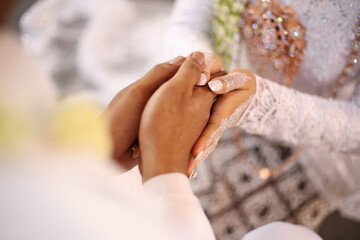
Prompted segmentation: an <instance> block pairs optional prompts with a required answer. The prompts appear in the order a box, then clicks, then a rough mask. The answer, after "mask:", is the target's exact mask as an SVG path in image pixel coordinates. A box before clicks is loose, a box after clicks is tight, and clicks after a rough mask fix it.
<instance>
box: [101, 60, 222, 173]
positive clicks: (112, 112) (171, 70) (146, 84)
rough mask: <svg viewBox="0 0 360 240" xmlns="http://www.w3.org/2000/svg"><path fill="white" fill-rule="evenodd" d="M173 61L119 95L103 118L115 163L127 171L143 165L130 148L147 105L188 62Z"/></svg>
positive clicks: (213, 70) (215, 66)
mask: <svg viewBox="0 0 360 240" xmlns="http://www.w3.org/2000/svg"><path fill="white" fill-rule="evenodd" d="M216 59H217V61H215V62H214V63H213V64H212V65H211V66H210V72H211V73H218V74H221V72H220V69H221V67H222V65H221V61H220V60H219V59H218V58H216ZM174 60H175V61H169V62H165V63H161V64H158V65H156V66H155V67H154V68H153V69H151V70H150V71H149V72H148V73H147V74H146V75H145V76H144V77H143V78H141V79H139V80H138V81H137V82H135V83H134V84H132V85H130V86H128V87H127V88H125V89H123V90H122V91H120V92H119V93H118V94H117V95H116V96H115V97H114V99H113V100H112V101H111V103H110V104H109V105H108V107H107V108H106V110H105V111H104V113H103V114H102V116H101V117H104V118H106V119H107V120H108V122H109V128H110V132H111V136H112V140H113V146H114V147H113V159H114V160H115V161H116V162H117V163H118V164H120V165H121V166H122V168H123V169H124V170H129V169H131V168H133V167H134V166H136V165H137V164H138V162H139V161H141V156H140V158H138V159H133V157H132V150H131V145H132V144H133V143H134V142H135V141H136V140H137V139H138V134H139V127H140V119H141V115H142V113H143V111H144V108H145V105H146V104H147V102H148V101H149V99H150V97H151V96H152V95H153V94H154V93H155V91H156V90H158V89H159V87H160V86H162V85H163V84H164V83H166V82H167V81H169V80H170V79H171V78H173V76H174V75H175V73H177V71H178V70H179V68H180V66H181V65H182V63H183V62H184V60H185V58H184V57H177V58H175V59H174ZM206 65H208V63H207V62H206V61H205V63H204V64H203V65H202V66H201V68H202V72H203V69H204V68H205V67H206ZM216 76H217V75H216ZM205 88H206V89H207V86H205ZM139 148H142V146H139ZM139 148H138V151H139V152H140V150H139ZM141 155H142V154H141Z"/></svg>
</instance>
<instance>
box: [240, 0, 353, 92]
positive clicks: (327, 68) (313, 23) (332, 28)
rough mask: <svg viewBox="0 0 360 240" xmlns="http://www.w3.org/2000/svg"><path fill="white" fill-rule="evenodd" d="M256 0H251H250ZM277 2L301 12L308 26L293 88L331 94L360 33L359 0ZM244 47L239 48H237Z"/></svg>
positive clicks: (305, 24)
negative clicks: (359, 22) (303, 51)
mask: <svg viewBox="0 0 360 240" xmlns="http://www.w3.org/2000/svg"><path fill="white" fill-rule="evenodd" d="M257 1H258V0H252V1H251V3H255V2H257ZM278 2H279V3H281V4H283V5H287V6H291V7H292V8H293V9H294V10H295V11H296V12H297V13H298V17H299V20H300V22H301V23H302V25H303V26H304V27H305V29H306V35H305V39H306V41H307V46H306V49H305V53H304V59H303V62H302V64H301V65H300V68H299V70H298V72H297V75H296V77H295V80H294V82H293V85H292V87H293V88H295V89H298V90H300V91H302V92H306V93H310V94H314V95H319V96H326V97H328V96H329V94H330V93H331V92H332V90H333V88H334V86H335V82H336V78H337V77H338V76H339V74H340V73H341V72H342V71H343V69H344V67H345V65H346V64H347V62H348V61H349V60H348V59H347V58H348V55H349V53H350V52H351V50H352V48H353V47H354V46H353V40H354V39H355V34H358V35H360V28H359V27H358V21H359V20H358V18H359V17H360V1H358V0H350V1H349V0H304V1H296V0H278ZM358 48H360V42H359V44H358ZM243 50H244V49H242V48H239V50H238V51H243ZM250 65H251V64H250ZM357 65H359V64H357ZM359 70H360V69H359V67H358V66H356V67H355V68H354V69H353V73H352V77H354V76H357V77H359V73H360V72H359ZM266 77H268V76H266ZM273 80H274V79H273Z"/></svg>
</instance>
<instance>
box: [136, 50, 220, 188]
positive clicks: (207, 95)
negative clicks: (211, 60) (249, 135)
mask: <svg viewBox="0 0 360 240" xmlns="http://www.w3.org/2000/svg"><path fill="white" fill-rule="evenodd" d="M204 62H205V58H204V55H203V54H202V53H199V52H195V53H193V54H192V55H191V56H190V57H188V58H187V59H186V61H185V62H184V63H183V64H182V66H181V67H180V69H179V71H178V72H177V73H176V75H175V76H174V77H173V78H172V79H171V80H169V81H168V82H166V83H165V84H163V85H162V86H161V87H160V88H159V89H158V90H157V91H156V92H155V93H154V94H153V96H152V97H151V98H150V100H149V101H148V103H147V104H146V107H145V109H144V112H143V114H142V118H141V123H140V133H139V140H140V146H141V149H142V162H141V164H140V168H141V171H142V173H143V180H144V181H146V180H148V179H149V178H151V177H154V176H157V175H160V174H164V173H170V172H178V173H183V174H187V169H188V164H189V158H190V153H191V149H192V147H193V145H194V143H195V141H196V140H197V139H198V138H199V136H200V134H201V132H202V130H203V129H204V127H205V126H206V123H207V121H208V119H209V116H210V110H211V106H212V103H213V99H214V97H215V94H213V93H212V92H211V91H210V90H209V89H208V87H207V86H205V87H195V85H196V83H197V81H198V79H199V77H200V74H201V73H202V70H203V69H202V67H203V64H204Z"/></svg>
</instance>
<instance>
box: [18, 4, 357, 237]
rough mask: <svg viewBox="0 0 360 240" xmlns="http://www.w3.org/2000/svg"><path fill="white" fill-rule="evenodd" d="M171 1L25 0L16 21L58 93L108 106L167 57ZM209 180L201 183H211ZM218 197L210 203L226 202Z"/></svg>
mask: <svg viewBox="0 0 360 240" xmlns="http://www.w3.org/2000/svg"><path fill="white" fill-rule="evenodd" d="M194 1H195V0H194ZM173 4H174V1H173V0H131V1H125V0H87V1H85V0H45V1H44V0H39V1H35V0H21V1H19V4H18V6H17V9H16V11H15V13H14V15H13V16H12V24H13V25H14V26H16V27H17V28H18V29H19V31H20V32H21V34H22V39H23V42H24V44H25V46H26V47H27V48H28V49H29V50H30V51H31V52H32V53H33V54H34V55H35V56H36V57H37V59H38V60H39V62H40V64H41V65H42V66H43V67H44V68H45V70H46V71H47V72H48V73H50V75H51V76H52V77H53V78H54V79H55V81H56V84H57V86H58V88H59V95H60V97H65V96H68V95H72V94H79V93H86V94H87V95H89V96H92V97H94V98H95V99H98V100H99V101H101V102H102V103H103V104H104V105H105V104H107V103H108V102H109V101H110V100H111V98H112V97H113V96H114V95H115V94H116V93H117V92H118V91H119V90H121V89H122V88H124V87H126V86H127V85H129V84H131V83H132V82H134V81H136V80H137V79H138V78H139V77H141V76H142V75H143V74H144V73H145V72H146V71H148V70H149V69H150V68H151V67H152V66H153V65H155V64H156V63H158V62H160V61H165V60H169V59H164V58H163V43H164V38H165V34H166V30H167V27H168V23H169V17H170V14H171V9H172V6H173ZM204 175H206V174H205V173H204ZM200 181H202V180H200ZM207 181H208V182H207V183H202V184H207V185H210V186H211V185H212V182H211V181H210V180H207ZM195 185H196V183H195ZM218 200H219V201H217V202H212V204H218V205H219V206H221V205H224V204H223V203H224V202H225V203H226V201H227V199H226V197H222V198H219V199H218ZM225 205H226V204H225ZM231 219H232V218H231V217H229V219H222V220H221V221H223V223H219V224H218V225H221V226H224V227H223V229H225V230H224V231H225V234H224V235H223V237H222V238H221V239H240V238H234V234H235V233H236V230H234V229H232V228H231V227H229V226H232V225H234V222H232V220H231ZM227 224H228V225H227ZM235 227H236V226H235ZM241 227H242V226H239V228H241ZM318 232H319V233H320V235H321V236H322V237H323V238H324V239H325V240H335V239H342V240H356V239H357V240H358V239H360V224H359V223H357V222H355V221H352V220H348V219H345V218H343V217H341V215H340V214H339V213H338V212H334V213H332V214H330V216H329V217H327V218H325V220H324V221H323V222H322V224H320V227H319V228H318ZM226 234H228V235H229V236H228V237H226ZM289 239H291V238H290V237H289Z"/></svg>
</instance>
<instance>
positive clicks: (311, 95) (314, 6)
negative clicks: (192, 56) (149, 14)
mask: <svg viewBox="0 0 360 240" xmlns="http://www.w3.org/2000/svg"><path fill="white" fill-rule="evenodd" d="M279 2H280V3H282V4H285V5H289V6H291V7H293V8H294V9H295V10H296V11H297V12H298V14H299V17H300V21H301V22H302V24H303V25H304V26H305V28H306V40H307V48H306V52H305V57H304V60H303V63H302V64H301V66H300V69H299V71H298V73H297V76H296V78H295V80H294V84H293V88H292V89H289V88H286V87H283V86H280V85H279V84H277V83H274V82H272V81H270V80H268V79H265V78H262V77H257V92H256V94H255V97H254V98H253V100H252V102H251V103H250V105H249V107H248V109H247V110H246V111H245V113H244V114H243V115H242V116H241V119H240V121H239V122H238V124H237V126H239V127H240V128H242V129H244V130H245V131H247V132H248V133H252V134H256V135H262V136H265V137H266V138H270V139H274V140H280V141H283V142H286V143H289V144H291V145H292V146H301V147H303V148H304V151H303V152H302V154H301V157H300V158H299V161H301V165H302V166H304V167H305V169H306V173H307V175H308V176H309V177H310V179H312V182H313V183H314V184H315V186H316V187H317V191H320V192H321V194H322V196H324V197H325V199H326V200H327V202H328V203H329V204H330V208H334V207H338V206H339V204H341V203H342V201H343V200H344V199H345V198H346V197H347V200H346V201H347V202H346V204H345V205H344V204H343V206H344V208H343V209H342V212H343V213H344V214H346V215H347V216H350V217H354V218H357V219H360V206H359V203H360V194H358V190H359V186H360V185H359V184H360V177H359V176H360V86H359V84H358V82H359V78H360V71H359V70H360V69H359V66H356V67H355V68H354V69H353V73H352V78H351V79H350V80H349V81H348V83H347V84H346V85H345V87H344V88H343V91H342V94H340V95H342V98H343V100H340V99H330V98H328V97H329V96H330V93H331V92H332V89H333V86H334V85H335V81H336V77H337V76H338V75H339V74H340V73H341V72H342V70H343V68H344V66H345V65H346V63H347V61H348V59H347V55H348V54H349V52H350V51H351V48H352V47H353V46H352V40H353V39H354V38H355V34H360V29H358V27H357V23H358V18H359V17H360V16H359V14H360V1H358V0H350V1H349V0H306V1H295V0H279ZM213 5H214V1H212V0H197V1H194V0H178V1H177V2H176V5H175V8H174V12H173V17H172V24H171V28H170V30H169V32H168V35H167V45H166V54H167V55H169V56H175V55H179V54H183V55H184V54H188V53H189V52H191V51H194V50H201V51H206V52H212V48H211V37H210V28H211V21H212V12H213ZM239 46H241V44H240V45H239ZM245 51H246V49H244V48H241V47H239V48H238V49H237V54H236V55H237V56H236V57H235V58H234V61H233V64H232V66H233V67H239V62H241V67H246V68H250V69H251V63H249V60H248V59H246V57H247V55H246V54H243V53H244V52H245ZM239 59H240V60H241V61H239ZM358 65H359V64H358ZM354 89H355V90H354ZM349 196H350V197H349Z"/></svg>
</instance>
